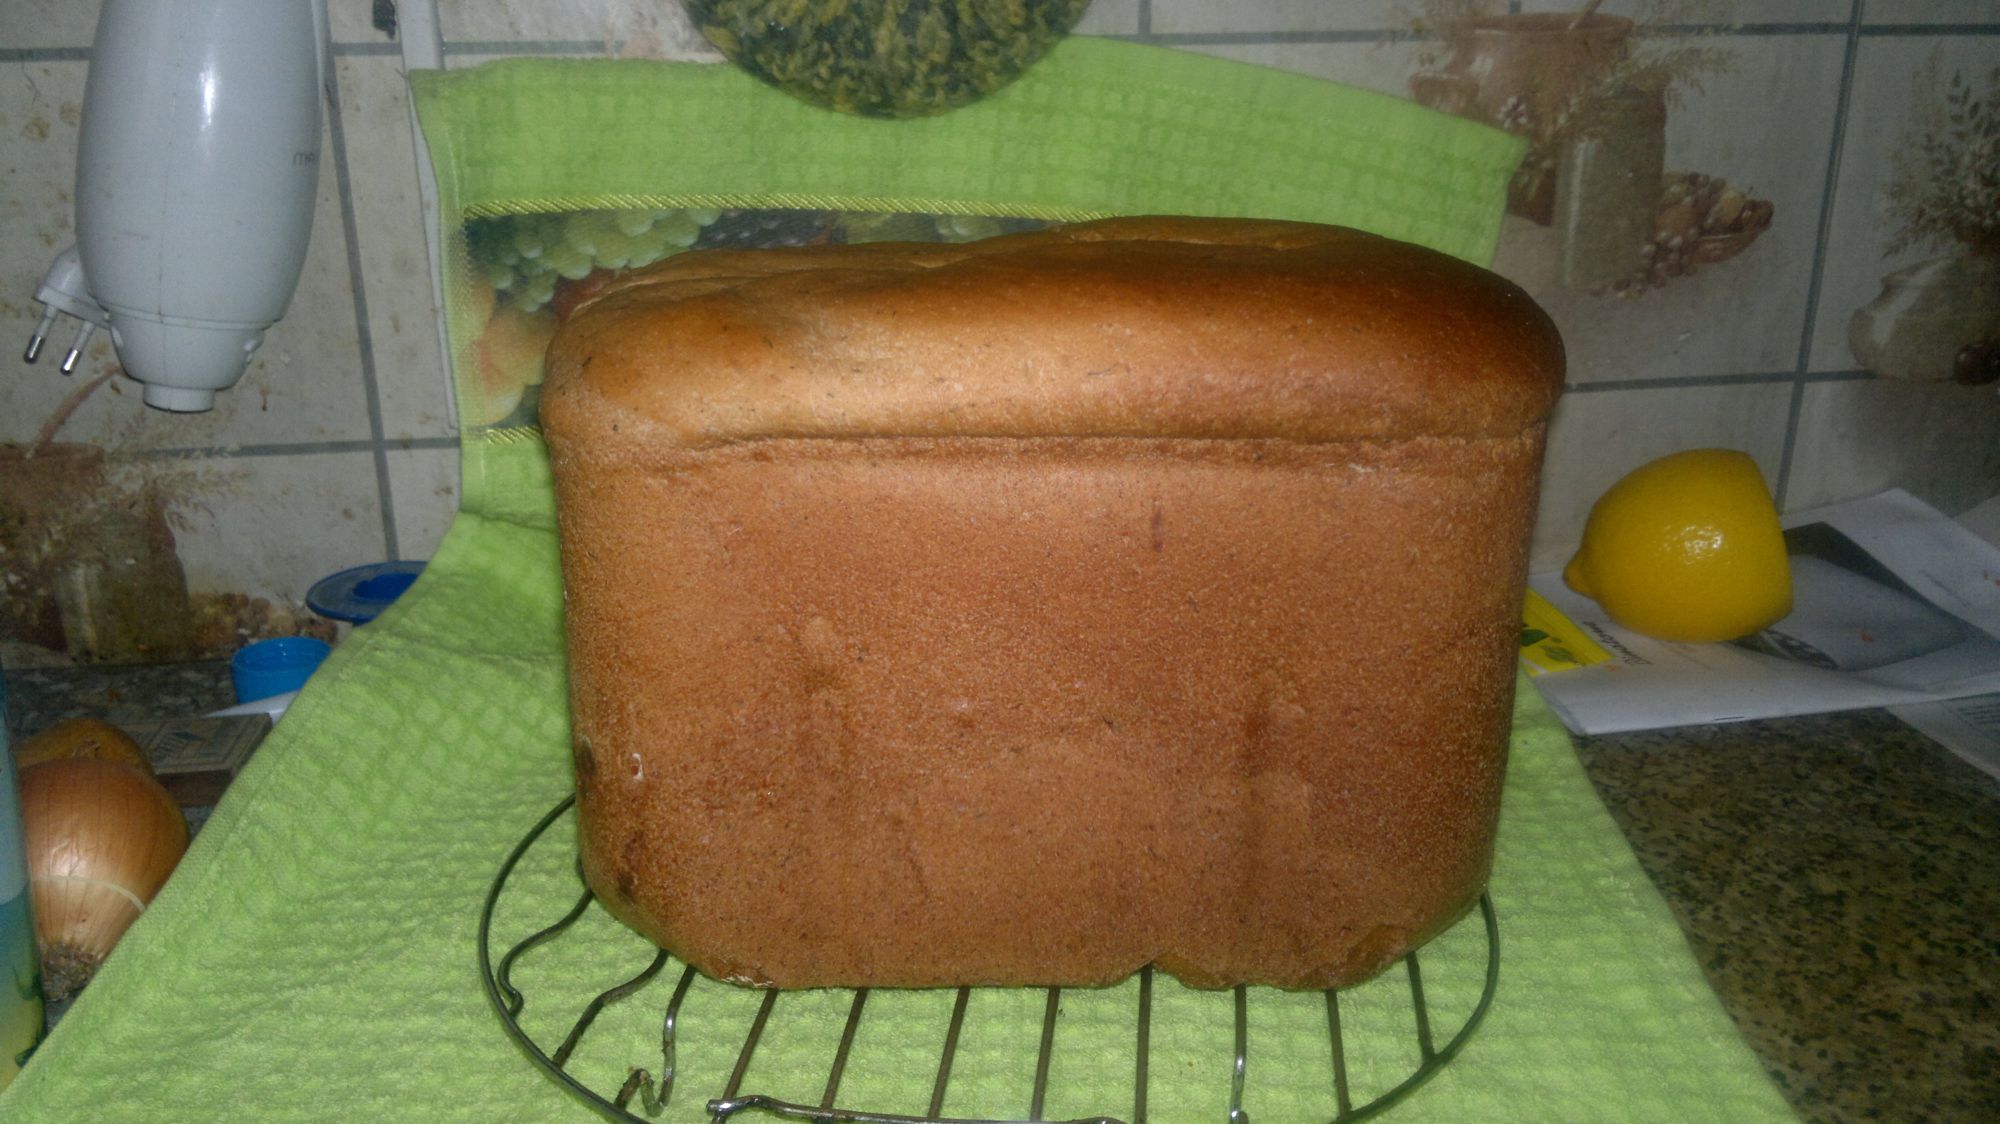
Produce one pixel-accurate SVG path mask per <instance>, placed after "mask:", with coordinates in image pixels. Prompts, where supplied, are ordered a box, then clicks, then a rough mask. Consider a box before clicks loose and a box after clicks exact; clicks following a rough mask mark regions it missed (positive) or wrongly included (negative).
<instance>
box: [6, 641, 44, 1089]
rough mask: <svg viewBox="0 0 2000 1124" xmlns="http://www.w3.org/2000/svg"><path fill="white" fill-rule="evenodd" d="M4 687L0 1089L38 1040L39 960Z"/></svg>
mask: <svg viewBox="0 0 2000 1124" xmlns="http://www.w3.org/2000/svg"><path fill="white" fill-rule="evenodd" d="M6 713H7V687H6V680H5V676H3V675H0V1089H4V1088H6V1087H7V1085H8V1084H9V1083H10V1082H12V1081H13V1080H14V1075H15V1074H17V1073H19V1072H21V1067H22V1066H23V1065H25V1064H26V1063H27V1061H28V1055H29V1054H32V1053H34V1052H35V1044H36V1043H38V1042H40V1041H41V1040H42V971H41V958H40V957H39V956H38V955H36V952H35V923H34V919H33V917H32V916H31V915H30V913H29V894H28V855H27V850H26V848H25V847H24V845H23V843H22V839H21V797H20V790H19V788H18V787H17V786H16V784H15V781H14V755H13V753H12V752H10V751H9V749H8V747H7V724H6V722H5V716H6Z"/></svg>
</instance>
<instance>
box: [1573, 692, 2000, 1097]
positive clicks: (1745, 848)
mask: <svg viewBox="0 0 2000 1124" xmlns="http://www.w3.org/2000/svg"><path fill="white" fill-rule="evenodd" d="M1577 751H1578V754H1579V755H1580V756H1581V758H1582V759H1583V763H1584V767H1585V769H1586V770H1587V771H1588V772H1589V774H1590V776H1591V779H1592V780H1593V781H1594V782H1595V783H1596V784H1597V787H1598V790H1599V792H1600V793H1601V794H1602V795H1603V797H1604V799H1605V803H1606V804H1607V805H1608V806H1609V807H1610V809H1611V812H1612V814H1613V816H1614V817H1615V818H1616V819H1617V821H1618V823H1619V825H1620V826H1621V827H1623V828H1624V830H1625V833H1626V835H1627V837H1628V838H1630V839H1631V841H1632V844H1633V847H1634V849H1635V850H1636V851H1637V852H1638V856H1639V859H1640V861H1641V863H1642V864H1643V865H1644V866H1645V868H1646V869H1647V871H1648V872H1649V873H1651V875H1652V876H1653V880H1654V882H1655V883H1656V884H1657V885H1658V886H1659V888H1660V890H1661V892H1662V893H1663V894H1664V895H1665V897H1666V899H1667V901H1668V903H1669V905H1670V906H1671V907H1672V908H1673V910H1674V912H1675V914H1676V915H1677V916H1678V917H1679V919H1680V922H1681V926H1682V929H1683V930H1684V931H1685V932H1686V934H1687V938H1688V943H1689V944H1690V945H1691V946H1692V947H1693V949H1694V951H1695V955H1696V956H1697V958H1698V959H1699V960H1700V962H1701V964H1702V967H1703V968H1704V970H1705V971H1706V972H1707V974H1708V978H1709V980H1710V982H1711V983H1712V984H1713V985H1714V986H1715V989H1716V991H1717V993H1718V994H1719V995H1720V996H1721V997H1722V1000H1723V1003H1724V1005H1725V1006H1726V1007H1727V1008H1728V1009H1729V1011H1730V1013H1731V1014H1732V1015H1733V1016H1734V1017H1735V1019H1736V1022H1737V1025H1738V1026H1740V1027H1741V1028H1742V1030H1743V1033H1744V1036H1745V1037H1746V1038H1747V1039H1748V1040H1749V1042H1750V1043H1751V1045H1752V1046H1753V1047H1754V1048H1755V1049H1756V1050H1757V1052H1758V1054H1759V1055H1760V1056H1761V1057H1762V1058H1763V1059H1764V1062H1765V1065H1766V1067H1767V1068H1768V1069H1769V1070H1770V1071H1771V1073H1772V1075H1773V1076H1774V1077H1775V1078H1776V1079H1777V1081H1778V1082H1779V1084H1780V1086H1781V1087H1782V1088H1783V1089H1784V1091H1785V1093H1786V1095H1787V1096H1788V1097H1789V1098H1790V1100H1791V1102H1792V1104H1793V1106H1794V1107H1795V1108H1796V1109H1797V1110H1798V1112H1799V1115H1800V1116H1801V1118H1803V1119H1805V1120H1810V1121H1860V1120H1908V1121H1990V1120H2000V783H1996V782H1995V781H1994V780H1993V779H1992V778H1991V777H1988V776H1987V775H1986V774H1984V773H1982V772H1980V771H1978V770H1977V769H1974V768H1973V767H1972V766H1970V765H1968V764H1966V763H1965V762H1963V761H1961V760H1959V759H1958V758H1957V757H1956V756H1954V755H1952V754H1951V753H1950V752H1949V751H1947V750H1945V749H1944V748H1943V747H1941V746H1939V745H1937V744H1936V743H1935V742H1933V741H1931V740H1930V739H1929V738H1927V737H1925V736H1924V735H1922V734H1920V733H1918V732H1916V731H1915V730H1913V729H1911V728H1909V727H1908V726H1905V725H1903V724H1902V723H1901V722H1900V721H1898V720H1897V719H1896V718H1894V717H1892V716H1890V715H1888V714H1886V713H1884V712H1880V711H1864V712H1858V713H1853V714H1841V715H1821V716H1815V717H1809V718H1794V719H1784V720H1779V721H1769V722H1753V723H1743V724H1737V725H1728V726H1712V727H1691V728H1683V729H1674V730H1662V731H1654V732H1649V733H1643V734H1622V735H1617V736H1607V737H1596V738H1583V739H1579V740H1578V746H1577Z"/></svg>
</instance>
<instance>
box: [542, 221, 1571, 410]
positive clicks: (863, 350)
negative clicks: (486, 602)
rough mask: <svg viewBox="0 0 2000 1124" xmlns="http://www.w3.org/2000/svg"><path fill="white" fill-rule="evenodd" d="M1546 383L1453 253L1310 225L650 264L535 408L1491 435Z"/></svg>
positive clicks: (553, 353)
mask: <svg viewBox="0 0 2000 1124" xmlns="http://www.w3.org/2000/svg"><path fill="white" fill-rule="evenodd" d="M1246 324H1248V325H1255V326H1257V328H1258V330H1257V331H1255V332H1250V333H1246V332H1244V330H1243V328H1244V326H1245V325H1246ZM1562 371H1563V351H1562V342H1561V339H1560V337H1559V336H1558V335H1557V333H1556V330H1555V327H1554V325H1553V324H1552V323H1551V322H1550V321H1549V318H1548V317H1547V315H1546V314H1544V313H1543V312H1542V310H1541V309H1540V308H1539V307H1537V306H1536V304H1535V303H1534V301H1533V300H1531V299H1530V298H1529V297H1528V296H1527V294H1525V293H1523V292H1522V291H1521V290H1520V289H1519V288H1517V287H1516V286H1514V285H1513V284H1512V283H1510V282H1508V281H1506V280H1504V279H1502V278H1500V277H1498V276H1496V275H1495V274H1492V273H1490V272H1488V271H1486V270H1483V269H1480V268H1479V267H1477V266H1474V265H1470V264H1468V263H1466V262H1463V261H1460V260H1458V259H1456V258H1453V257H1450V256H1448V255H1445V254H1442V253H1438V252H1436V251H1432V250H1426V249H1423V248H1421V247H1417V246H1412V245H1409V244H1406V243H1402V242H1397V241H1394V240H1391V239H1387V238H1382V237H1379V236H1376V235H1371V234H1365V233H1362V232H1360V231H1355V230H1349V229H1345V228H1342V227H1332V226H1321V225H1317V224H1311V223H1292V222H1274V221H1263V220H1247V219H1198V218H1157V217H1156V218H1130V219H1109V220H1104V221H1100V222H1092V223H1085V224H1079V225H1075V226H1065V227H1057V228H1053V229H1050V230H1044V231H1037V232H1034V233H1028V234H1016V235H1007V236H1003V237H999V238H991V239H986V240H984V241H980V242H971V243H962V244H924V243H874V244H866V245H858V246H813V247H802V248H792V249H773V250H712V251H695V252H691V253H686V254H681V255H677V256H675V257H671V258H668V259H666V260H664V261H662V262H660V263H658V264H657V265H654V266H652V267H650V268H647V269H643V270H638V271H634V272H633V273H631V274H628V275H625V276H623V277H620V278H618V279H617V280H614V281H613V282H611V283H610V284H609V285H607V286H606V287H605V288H604V289H603V290H602V291H600V292H599V293H597V294H595V295H594V296H593V297H591V298H590V299H588V300H587V301H586V302H585V303H583V304H582V305H580V306H579V307H578V308H577V309H576V310H575V311H574V312H573V313H572V314H571V315H570V317H569V319H568V320H567V321H566V322H565V323H564V324H563V326H562V327H561V329H559V330H558V332H557V334H556V338H555V340H554V342H553V343H552V345H551V346H550V349H549V357H548V381H547V383H546V384H545V386H544V388H543V397H542V417H543V421H544V423H545V425H546V426H547V427H548V429H549V430H550V431H551V432H552V433H553V434H555V435H557V436H558V437H560V436H561V435H562V434H564V433H565V432H581V431H585V430H588V431H595V432H600V433H601V432H603V430H604V429H605V428H608V427H609V425H610V424H613V423H614V422H615V423H616V424H617V428H618V432H620V433H621V435H623V437H626V438H629V439H631V440H632V441H635V442H640V443H644V444H646V445H647V446H649V447H652V448H661V447H662V446H665V447H668V448H672V447H679V448H683V449H698V448H703V447H709V446H715V445H723V444H729V443H732V442H738V441H748V440H758V439H765V438H787V437H790V438H798V437H804V438H841V437H885V436H894V437H1051V436H1066V437H1177V438H1233V439H1257V438H1274V439H1284V440H1292V441H1305V442H1317V441H1339V440H1354V439H1364V440H1365V439H1381V438H1400V437H1410V436H1416V435H1435V436H1464V437H1474V436H1499V435H1503V434H1511V433H1517V432H1519V431H1520V430H1521V429H1522V428H1524V427H1526V426H1528V425H1532V424H1534V423H1536V422H1539V421H1542V420H1543V419H1545V418H1546V417H1547V416H1548V413H1549V411H1550V410H1551V408H1552V407H1553V405H1554V403H1555V399H1556V396H1557V394H1558V392H1559V390H1560V388H1561V382H1562ZM620 443H621V444H622V443H623V441H621V442H620Z"/></svg>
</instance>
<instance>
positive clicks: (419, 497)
mask: <svg viewBox="0 0 2000 1124" xmlns="http://www.w3.org/2000/svg"><path fill="white" fill-rule="evenodd" d="M458 457H459V451H458V449H457V448H456V447H452V448H447V449H391V450H389V452H388V461H389V498H390V502H391V503H392V504H393V505H394V506H395V510H396V553H397V554H398V555H400V556H402V557H403V558H415V559H427V558H429V557H431V556H432V555H433V554H435V553H436V552H437V544H438V542H439V540H441V539H443V538H444V532H445V529H446V528H448V527H450V526H451V520H452V517H453V516H454V515H456V514H457V513H458V494H459V491H458V489H459V481H458Z"/></svg>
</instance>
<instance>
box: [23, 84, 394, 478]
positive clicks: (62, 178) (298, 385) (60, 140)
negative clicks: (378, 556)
mask: <svg viewBox="0 0 2000 1124" xmlns="http://www.w3.org/2000/svg"><path fill="white" fill-rule="evenodd" d="M86 72H87V65H86V64H84V63H29V64H24V65H22V66H19V67H10V68H6V71H5V72H4V74H0V103H4V104H5V105H6V107H7V108H6V112H7V113H8V115H9V117H10V118H12V117H13V116H14V114H15V113H17V112H18V113H19V114H20V118H19V119H20V120H22V121H24V122H30V121H32V122H34V124H33V126H32V127H31V128H23V129H22V130H19V131H17V132H16V134H15V135H18V136H23V137H24V138H25V139H24V140H23V141H20V142H16V141H13V140H11V139H10V140H9V141H8V142H7V143H8V145H9V154H8V155H9V158H8V163H9V164H10V165H11V167H12V170H13V174H10V175H9V176H8V179H7V191H6V195H5V197H4V204H0V205H4V207H5V209H6V211H7V212H9V214H8V219H9V221H7V222H6V223H4V231H5V232H4V233H0V239H4V240H5V241H4V242H0V245H4V246H5V264H4V276H5V282H4V283H5V285H6V290H5V292H4V293H0V312H4V314H5V315H4V321H5V324H6V325H7V327H9V328H11V329H12V332H11V333H10V335H12V336H13V338H15V339H18V340H19V341H20V343H21V344H25V343H26V341H27V336H28V331H29V329H30V327H31V326H32V324H33V322H34V321H35V320H36V319H37V318H38V317H39V315H40V311H41V309H40V306H39V305H36V304H34V303H33V302H32V300H31V299H30V298H32V296H33V295H34V291H35V286H36V283H37V282H38V280H39V278H40V276H41V272H42V271H43V270H44V269H45V268H47V265H48V263H49V261H50V259H52V258H53V257H54V256H55V254H56V252H57V251H59V250H60V249H62V248H63V247H64V246H66V245H69V244H70V243H71V242H72V241H73V240H74V219H73V208H72V200H71V191H72V185H73V184H74V181H75V175H76V147H77V121H78V120H79V118H80V116H81V115H80V113H77V112H74V111H73V108H72V107H75V106H80V104H81V99H82V94H83V80H84V76H85V73H86ZM16 106H19V109H18V110H17V109H16ZM17 146H18V147H17ZM322 146H323V147H322V152H321V160H320V177H319V195H318V199H317V202H316V204H315V206H316V211H315V214H314V217H313V231H312V242H311V246H310V248H309V249H308V250H307V254H306V261H305V267H304V270H303V272H302V274H301V276H300V278H299V284H298V289H297V291H296V293H295V294H294V296H293V298H292V303H291V306H290V309H289V311H288V312H287V313H286V315H285V317H284V318H283V319H282V320H280V321H279V322H278V323H277V324H275V325H274V326H272V328H271V329H270V331H269V332H268V333H266V335H265V338H264V343H263V345H262V346H261V347H260V348H258V350H257V353H256V355H255V356H253V357H252V359H251V361H250V366H249V369H248V370H247V371H246V372H245V373H244V375H243V378H242V380H241V381H240V382H238V383H237V385H236V386H235V387H234V388H232V389H230V390H226V391H223V392H222V393H220V394H218V395H216V405H215V408H214V409H213V410H210V411H208V412H206V413H201V414H167V413H164V412H161V411H157V410H147V409H145V408H144V407H142V406H141V405H140V404H139V400H138V394H137V393H136V390H137V387H136V386H135V385H134V384H132V383H131V382H130V381H129V380H127V379H124V378H122V377H121V378H118V379H116V380H114V381H113V382H112V383H111V384H109V385H107V386H106V387H104V388H103V389H102V390H100V391H98V392H97V393H96V394H94V395H92V396H91V397H90V399H89V400H88V401H86V402H85V403H84V404H83V406H82V407H81V408H80V409H78V410H77V411H76V413H75V414H74V415H72V417H71V420H70V421H69V423H68V424H67V426H66V427H65V428H64V429H63V431H62V436H63V437H64V439H66V440H76V441H91V442H95V443H98V444H105V445H117V446H121V447H124V448H131V449H158V448H205V447H211V446H218V445H261V444H272V443H281V442H287V441H330V440H352V439H357V438H366V437H367V436H368V432H369V430H368V418H367V410H366V402H365V399H364V397H363V394H362V384H361V374H360V370H361V368H360V350H359V345H358V338H357V334H356V331H355V322H354V297H353V289H352V287H351V285H350V284H349V277H348V265H347V243H346V238H345V235H344V234H343V232H342V230H341V223H340V209H339V195H338V191H337V186H336V180H335V176H334V161H333V152H332V147H331V144H330V143H328V142H327V141H326V138H325V134H324V133H322ZM73 334H74V323H73V322H70V323H69V324H66V325H59V332H58V334H57V335H56V336H54V337H53V338H52V339H51V340H50V343H49V349H50V351H51V352H52V353H53V354H47V353H45V354H44V355H43V357H42V359H41V361H40V362H39V363H37V364H35V365H32V366H29V365H26V364H23V363H21V361H20V358H19V351H20V349H19V346H18V345H16V344H8V346H7V348H6V350H5V352H4V354H5V355H6V359H5V360H0V362H4V363H5V364H6V366H5V367H4V368H0V369H5V370H7V371H8V372H9V374H10V375H11V377H10V378H9V379H8V381H7V382H6V383H5V384H4V385H0V403H5V404H6V406H7V408H6V409H5V410H0V415H4V417H5V421H4V423H0V424H4V426H5V429H4V435H5V436H6V437H8V438H12V439H19V438H20V437H22V436H25V435H26V434H28V433H32V432H33V431H34V430H35V428H36V427H37V426H38V425H39V424H40V423H41V421H42V419H44V418H46V417H48V416H50V414H51V412H52V411H54V410H55V409H56V408H57V405H58V403H60V402H61V401H62V400H63V398H64V397H65V396H66V395H67V394H68V393H69V392H70V390H71V389H72V388H74V387H75V386H76V385H77V384H78V383H79V382H80V381H82V380H84V379H86V378H88V377H90V376H91V375H93V374H95V373H98V372H101V371H107V370H110V369H111V368H112V367H113V366H115V364H116V362H117V360H116V355H115V353H114V352H113V351H112V349H111V347H110V344H109V342H108V341H107V340H106V339H104V338H102V337H103V335H104V333H102V332H100V333H98V334H97V335H98V338H97V339H96V340H95V342H94V343H93V345H92V346H91V347H90V349H89V352H88V355H89V358H88V360H87V361H86V362H85V363H83V364H80V365H79V367H78V372H77V375H76V376H75V377H73V378H70V379H64V378H63V377H62V376H61V375H60V374H59V373H58V371H57V364H58V363H59V362H60V360H61V357H62V352H63V350H65V349H66V348H67V347H68V344H69V340H70V339H71V338H72V336H73Z"/></svg>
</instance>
